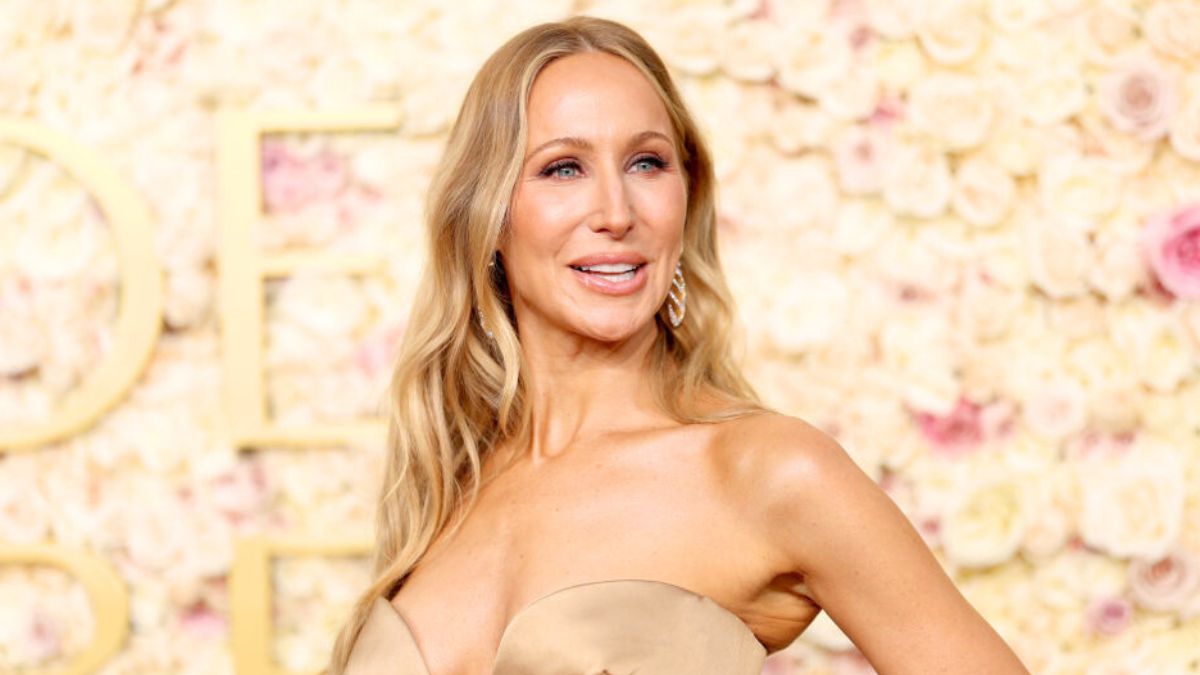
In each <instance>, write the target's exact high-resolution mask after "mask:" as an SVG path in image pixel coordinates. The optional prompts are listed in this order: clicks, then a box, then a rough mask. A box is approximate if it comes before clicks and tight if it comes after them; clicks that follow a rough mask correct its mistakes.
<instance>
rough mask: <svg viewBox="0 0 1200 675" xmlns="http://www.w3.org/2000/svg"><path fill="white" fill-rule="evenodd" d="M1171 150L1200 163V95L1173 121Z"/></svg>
mask: <svg viewBox="0 0 1200 675" xmlns="http://www.w3.org/2000/svg"><path fill="white" fill-rule="evenodd" d="M1169 138H1170V141H1171V149H1173V150H1174V151H1175V152H1177V153H1179V155H1180V156H1181V157H1184V158H1186V159H1189V160H1191V161H1193V162H1200V95H1196V94H1193V95H1192V98H1191V99H1189V100H1188V101H1187V102H1186V103H1185V104H1184V105H1183V106H1182V107H1181V108H1180V110H1179V112H1178V113H1177V114H1176V115H1175V118H1174V119H1173V120H1172V121H1171V129H1170V135H1169Z"/></svg>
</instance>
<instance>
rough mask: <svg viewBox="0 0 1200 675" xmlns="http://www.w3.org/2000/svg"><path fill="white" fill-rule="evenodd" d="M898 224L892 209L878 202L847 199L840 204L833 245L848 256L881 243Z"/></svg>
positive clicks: (834, 227) (835, 222)
mask: <svg viewBox="0 0 1200 675" xmlns="http://www.w3.org/2000/svg"><path fill="white" fill-rule="evenodd" d="M894 226H895V217H894V216H893V215H892V212H891V211H889V210H888V209H887V208H886V207H885V206H883V205H882V204H880V203H879V202H877V201H870V200H864V199H847V200H845V201H843V202H841V204H839V206H838V211H837V218H836V219H835V220H834V225H833V233H832V240H831V244H832V246H833V248H834V249H835V250H836V251H838V252H840V253H845V254H848V255H859V254H862V253H865V252H867V251H868V250H871V249H873V248H875V247H876V246H878V245H879V242H880V241H881V240H882V239H883V236H884V234H885V233H886V232H888V231H890V230H891V229H892V228H893V227H894Z"/></svg>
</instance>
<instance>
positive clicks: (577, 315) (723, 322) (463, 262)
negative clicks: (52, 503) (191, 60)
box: [330, 17, 1025, 675]
mask: <svg viewBox="0 0 1200 675" xmlns="http://www.w3.org/2000/svg"><path fill="white" fill-rule="evenodd" d="M714 189H715V185H714V180H713V171H712V166H711V160H710V157H709V154H708V150H707V148H706V147H705V144H704V142H703V140H702V139H701V137H700V135H699V134H698V132H697V128H696V125H695V123H694V121H693V120H692V117H691V116H690V115H689V114H688V111H687V109H686V108H685V107H684V105H683V102H682V100H681V99H680V96H679V94H678V92H677V91H676V89H675V87H674V85H673V83H672V81H671V78H670V77H669V75H668V72H667V70H666V68H665V67H664V65H663V63H662V61H661V60H660V59H659V57H658V56H657V55H656V54H655V53H654V51H653V50H652V49H651V48H650V47H649V46H648V45H647V44H646V43H645V41H643V39H642V38H641V37H640V36H638V35H637V34H636V33H634V32H633V31H631V30H630V29H628V28H626V27H624V26H622V25H620V24H617V23H613V22H610V21H605V20H600V19H595V18H589V17H575V18H572V19H569V20H567V21H564V22H561V23H550V24H543V25H539V26H536V27H533V28H530V29H528V30H526V31H524V32H522V33H520V34H519V35H517V36H515V37H514V38H512V39H511V40H510V41H509V42H507V43H506V44H505V45H503V46H502V47H500V49H499V50H498V51H497V52H496V53H495V54H493V55H492V56H491V58H489V59H488V61H487V62H486V63H485V64H484V65H483V67H482V69H481V70H480V72H479V73H478V75H477V76H476V77H475V80H474V81H473V82H472V84H471V86H470V88H469V90H468V92H467V95H466V99H465V101H464V102H463V105H462V109H461V112H460V113H459V116H458V119H457V120H456V122H455V124H454V127H453V129H452V131H451V132H450V138H449V141H448V145H447V147H446V152H445V157H444V159H443V160H442V163H441V165H440V168H439V170H438V172H437V174H436V176H435V178H434V180H433V184H432V186H431V190H430V198H429V203H428V209H427V220H428V226H429V236H430V240H429V243H430V251H429V266H428V268H427V271H426V275H425V277H424V279H423V281H422V284H421V287H420V289H419V291H418V293H417V301H416V306H415V307H414V309H413V317H412V321H411V322H410V324H409V329H408V333H407V334H406V335H405V337H404V342H403V345H402V348H401V353H400V356H399V358H398V361H397V364H396V368H395V372H394V376H393V380H392V386H391V401H390V402H391V423H390V430H389V455H388V463H387V470H386V475H385V477H384V484H383V491H382V496H381V497H380V502H379V507H378V508H379V510H378V518H377V537H378V540H377V548H376V550H375V558H374V574H375V581H374V583H373V584H372V585H371V586H370V588H368V589H367V591H366V593H365V594H364V595H363V596H362V597H361V599H360V600H359V602H358V603H357V605H356V606H355V608H354V611H353V614H352V616H351V618H350V620H349V621H348V622H347V624H346V626H345V627H344V628H343V630H342V632H341V634H340V636H339V638H338V641H337V645H336V647H335V650H334V654H333V659H332V663H331V668H330V671H331V672H333V673H349V674H350V675H368V674H374V673H393V674H397V673H399V674H403V675H460V674H467V675H489V674H493V673H495V674H504V675H518V674H522V675H549V674H551V673H553V674H555V675H568V674H574V673H579V674H580V675H584V674H599V673H611V674H614V675H616V674H621V675H625V674H628V673H634V672H636V673H638V674H639V675H665V674H668V673H689V674H692V675H695V674H700V675H706V674H707V675H752V674H754V673H759V672H760V671H761V669H762V665H763V661H764V658H765V657H766V656H767V655H768V654H769V653H771V652H774V651H777V650H780V649H783V648H784V647H786V646H787V645H788V644H789V643H791V642H792V641H793V640H794V639H795V638H796V637H797V636H798V635H800V633H802V632H803V631H804V629H805V627H806V626H808V624H809V623H810V622H811V621H812V620H813V618H814V617H815V616H816V615H817V613H818V612H820V611H821V610H822V609H823V610H825V611H826V612H828V613H829V615H830V617H831V618H833V619H834V620H835V621H836V622H837V623H838V624H839V625H840V626H841V627H842V629H843V630H844V631H845V633H846V634H847V635H848V636H849V637H850V638H851V639H852V640H853V641H854V642H855V643H856V644H857V645H858V647H859V648H860V649H861V650H862V651H863V653H864V654H865V655H866V657H867V658H868V659H869V660H870V662H871V664H872V665H873V666H874V667H875V668H876V669H877V670H878V671H879V672H880V673H885V674H886V673H935V672H936V673H982V672H987V673H1024V672H1025V670H1024V668H1022V666H1021V664H1020V662H1019V661H1018V660H1017V658H1016V657H1015V656H1014V654H1013V652H1012V651H1010V649H1009V648H1008V646H1007V645H1006V644H1005V643H1004V642H1003V641H1002V640H1001V639H1000V638H999V637H998V636H997V634H996V633H995V632H994V631H993V630H992V629H991V627H990V626H989V625H988V624H987V623H986V622H985V621H984V620H983V619H982V618H981V617H980V616H979V614H977V613H976V612H975V611H974V610H973V609H972V607H971V606H970V605H969V604H968V603H967V602H966V601H965V600H964V599H963V597H962V596H961V595H960V594H959V592H958V591H957V590H956V589H955V587H954V585H953V584H952V582H951V580H950V579H949V578H948V577H947V576H946V575H945V574H944V573H943V571H942V569H941V568H940V567H939V565H938V563H937V562H936V560H935V559H934V557H933V556H932V555H931V553H930V551H929V550H928V549H927V548H926V547H925V545H924V543H923V542H922V540H921V538H920V537H919V536H918V535H917V533H916V532H915V531H914V530H913V528H912V527H911V526H910V524H909V523H908V521H907V520H906V519H905V517H904V516H903V515H902V514H901V513H900V511H899V510H898V509H897V508H896V507H895V506H894V505H893V503H892V502H891V501H890V499H889V498H888V497H887V496H886V495H885V494H884V493H883V492H881V491H880V490H879V488H878V487H877V486H876V485H875V484H874V483H873V482H872V481H871V480H870V479H869V478H868V477H867V476H866V475H865V474H864V473H863V472H862V471H860V470H859V468H858V467H857V466H856V465H855V464H854V462H853V461H852V460H851V459H850V458H849V457H848V456H847V455H846V453H845V452H844V451H843V450H842V448H841V447H839V445H838V444H837V443H836V442H835V441H834V440H833V439H831V438H830V437H829V436H827V435H825V434H824V433H822V432H821V431H819V430H817V429H816V428H814V427H812V426H810V425H809V424H807V423H805V422H804V421H802V420H799V419H795V418H791V417H787V416H783V415H780V414H777V413H775V412H774V411H771V410H769V409H767V408H766V407H764V406H763V405H762V404H760V402H759V401H758V400H757V398H756V395H755V394H754V392H753V390H752V388H751V386H750V385H749V384H748V383H747V382H746V381H745V379H744V378H743V377H742V375H741V374H740V373H739V371H738V368H737V366H736V365H735V363H734V361H733V360H732V358H731V349H730V346H729V345H730V340H731V329H732V326H733V320H732V318H733V311H732V308H731V300H730V296H729V291H728V289H727V287H726V284H725V281H724V279H723V278H722V272H721V265H720V259H719V256H718V254H717V241H716V225H715V220H716V210H715V206H714ZM880 442H886V439H880Z"/></svg>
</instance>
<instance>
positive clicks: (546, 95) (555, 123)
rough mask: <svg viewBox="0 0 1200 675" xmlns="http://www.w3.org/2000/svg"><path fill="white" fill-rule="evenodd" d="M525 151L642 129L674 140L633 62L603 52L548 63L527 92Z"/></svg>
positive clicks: (654, 94)
mask: <svg viewBox="0 0 1200 675" xmlns="http://www.w3.org/2000/svg"><path fill="white" fill-rule="evenodd" d="M528 114H529V147H531V148H532V147H536V146H537V144H538V143H540V142H542V141H545V140H549V139H551V138H555V137H559V136H579V137H584V138H589V137H599V138H603V137H606V136H608V137H613V138H617V137H621V136H628V135H632V134H635V133H637V132H639V131H644V130H646V129H650V130H654V131H659V132H662V133H664V134H666V135H667V136H668V137H673V136H674V135H673V134H672V132H671V121H670V117H669V116H668V115H667V108H666V106H665V105H664V104H663V101H662V99H661V98H660V97H659V95H658V92H656V91H655V89H654V86H653V85H651V84H650V81H649V80H648V79H647V78H646V76H645V75H643V74H642V72H641V71H639V70H638V69H637V68H636V67H635V66H634V65H633V64H631V63H629V62H628V61H626V60H625V59H623V58H621V57H619V56H614V55H613V54H608V53H606V52H584V53H581V54H571V55H568V56H564V57H561V58H558V59H555V60H554V61H552V62H550V63H549V64H548V65H547V66H546V67H545V68H543V69H542V71H541V72H540V73H538V76H537V77H536V78H535V79H534V81H533V87H532V89H531V90H530V92H529V109H528Z"/></svg>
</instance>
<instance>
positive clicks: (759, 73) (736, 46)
mask: <svg viewBox="0 0 1200 675" xmlns="http://www.w3.org/2000/svg"><path fill="white" fill-rule="evenodd" d="M787 47H788V42H786V41H784V40H783V39H782V36H781V35H780V33H779V31H778V29H775V28H774V26H773V24H769V23H766V22H762V21H741V22H738V23H735V24H733V25H732V26H730V27H729V28H727V29H725V30H724V31H722V32H721V39H720V40H718V41H717V50H718V55H717V59H718V60H719V61H720V63H721V70H723V71H725V74H727V75H729V76H730V77H732V78H733V79H735V80H741V81H743V82H766V81H767V80H769V79H771V77H772V76H773V75H774V74H775V63H774V62H773V59H772V56H773V55H774V54H775V53H777V52H778V51H780V50H783V49H787Z"/></svg>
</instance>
